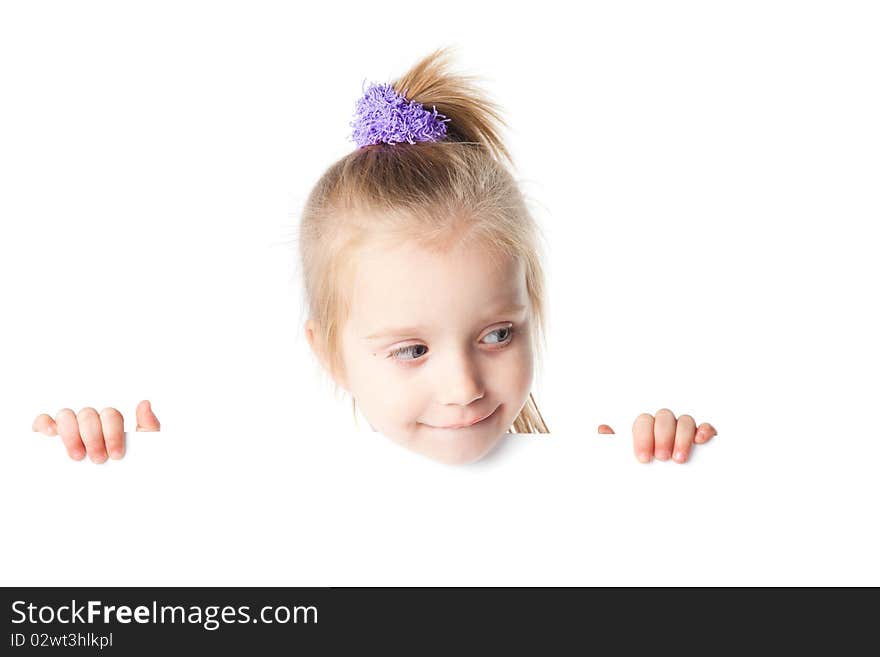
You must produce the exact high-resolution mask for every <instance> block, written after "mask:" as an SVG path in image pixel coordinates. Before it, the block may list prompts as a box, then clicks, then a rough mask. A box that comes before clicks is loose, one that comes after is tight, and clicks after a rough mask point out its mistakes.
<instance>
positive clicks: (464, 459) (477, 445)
mask: <svg viewBox="0 0 880 657" xmlns="http://www.w3.org/2000/svg"><path fill="white" fill-rule="evenodd" d="M503 437H504V434H501V435H499V436H495V437H489V436H481V437H477V436H462V437H461V438H459V439H455V440H450V439H449V438H448V437H443V438H428V439H427V440H424V441H418V442H416V443H414V444H411V445H409V446H408V447H410V449H413V450H414V451H417V452H419V453H420V454H423V455H425V456H427V457H428V458H431V459H433V460H435V461H439V462H440V463H445V464H447V465H467V464H469V463H474V462H476V461H479V460H480V459H481V458H483V457H484V456H486V455H487V454H488V453H489V452H491V451H492V450H493V449H494V448H495V446H496V445H497V444H498V442H499V441H500V440H501V439H502V438H503Z"/></svg>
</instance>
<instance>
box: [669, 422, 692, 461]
mask: <svg viewBox="0 0 880 657" xmlns="http://www.w3.org/2000/svg"><path fill="white" fill-rule="evenodd" d="M696 430H697V423H696V422H695V421H694V418H692V417H691V416H690V415H682V416H681V417H680V418H678V426H677V427H676V429H675V450H674V452H673V454H672V458H673V459H675V461H676V462H677V463H684V462H685V461H687V460H688V456H690V453H691V445H693V443H694V433H695V432H696Z"/></svg>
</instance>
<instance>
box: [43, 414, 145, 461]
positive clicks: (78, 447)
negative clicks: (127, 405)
mask: <svg viewBox="0 0 880 657" xmlns="http://www.w3.org/2000/svg"><path fill="white" fill-rule="evenodd" d="M135 417H136V418H137V430H138V431H159V419H158V418H157V417H156V416H155V415H154V414H153V409H152V408H151V406H150V402H149V400H147V399H145V400H143V401H142V402H141V403H140V404H138V406H137V410H136V411H135ZM32 428H33V430H34V431H39V432H40V433H44V434H46V435H47V436H54V435H56V434H60V435H61V440H62V441H63V442H64V447H66V448H67V454H68V456H70V458H72V459H73V460H75V461H81V460H82V459H83V458H85V455H86V452H88V455H89V458H90V459H92V462H93V463H103V462H104V461H106V460H107V454H108V453H109V455H110V458H113V459H121V458H122V456H123V455H124V454H125V435H124V433H125V432H124V430H123V426H122V414H121V413H120V412H119V411H117V410H116V409H115V408H105V409H104V410H102V411H101V413H100V415H99V414H98V411H96V410H95V409H94V408H92V407H90V406H89V407H86V408H84V409H82V410H81V411H80V412H79V413H77V414H74V412H73V411H72V410H70V409H69V408H62V409H61V410H60V411H58V412H57V413H56V414H55V419H54V420H53V419H52V417H51V416H49V415H47V414H46V413H43V414H42V415H38V416H37V418H36V419H35V420H34V424H33V427H32Z"/></svg>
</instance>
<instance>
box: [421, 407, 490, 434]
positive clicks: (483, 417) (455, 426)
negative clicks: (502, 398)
mask: <svg viewBox="0 0 880 657" xmlns="http://www.w3.org/2000/svg"><path fill="white" fill-rule="evenodd" d="M495 410H497V409H495ZM494 412H495V411H494V410H493V411H492V413H494ZM492 413H489V415H492ZM489 415H483V416H481V417H478V418H477V419H475V420H471V421H470V422H466V423H465V424H450V425H449V426H446V427H434V428H435V429H466V428H467V427H472V426H473V425H475V424H476V423H477V422H482V421H483V420H485V419H486V418H487V417H489Z"/></svg>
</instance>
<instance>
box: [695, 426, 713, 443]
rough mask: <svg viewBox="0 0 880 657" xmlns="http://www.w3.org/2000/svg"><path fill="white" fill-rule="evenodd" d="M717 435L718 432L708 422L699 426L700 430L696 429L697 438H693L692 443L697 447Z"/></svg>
mask: <svg viewBox="0 0 880 657" xmlns="http://www.w3.org/2000/svg"><path fill="white" fill-rule="evenodd" d="M717 435H718V432H717V431H715V427H713V426H712V425H711V424H709V423H708V422H703V424H701V425H700V428H699V429H697V436H696V438H694V442H695V443H697V444H698V445H702V444H703V443H705V442H708V441H709V439H711V438H712V436H717Z"/></svg>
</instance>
